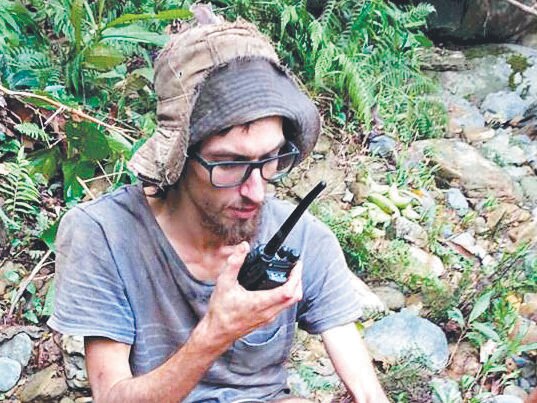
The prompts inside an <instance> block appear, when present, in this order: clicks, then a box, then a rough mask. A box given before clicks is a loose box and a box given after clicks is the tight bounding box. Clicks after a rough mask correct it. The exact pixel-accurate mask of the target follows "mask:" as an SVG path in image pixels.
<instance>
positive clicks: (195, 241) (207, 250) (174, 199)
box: [147, 188, 233, 280]
mask: <svg viewBox="0 0 537 403" xmlns="http://www.w3.org/2000/svg"><path fill="white" fill-rule="evenodd" d="M147 200H148V203H149V206H150V208H151V211H152V213H153V215H154V216H155V219H156V221H157V222H158V224H159V226H160V228H161V229H162V231H163V233H164V235H165V236H166V237H167V238H168V241H169V242H170V244H171V245H172V247H173V248H174V249H175V251H176V252H177V254H178V255H179V257H180V258H181V260H182V261H183V263H185V264H186V265H187V267H188V269H189V270H190V271H191V272H192V274H193V275H194V276H195V277H196V278H198V279H200V280H214V279H216V277H217V276H218V274H219V270H220V269H221V267H223V264H224V263H225V261H226V260H227V257H228V256H229V255H230V254H231V253H232V250H233V246H230V245H227V244H226V242H225V240H223V239H222V238H220V237H218V236H216V235H215V234H213V233H212V232H210V230H209V229H208V228H205V227H203V226H202V225H201V224H200V223H201V220H202V217H201V215H200V212H199V211H198V209H197V207H196V206H195V205H194V204H193V203H192V201H191V200H190V199H189V197H188V194H187V192H181V191H180V188H172V189H170V191H169V192H168V194H167V195H166V198H165V199H156V198H147Z"/></svg>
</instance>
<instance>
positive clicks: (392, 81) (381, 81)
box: [216, 0, 446, 142]
mask: <svg viewBox="0 0 537 403" xmlns="http://www.w3.org/2000/svg"><path fill="white" fill-rule="evenodd" d="M216 4H218V5H220V6H223V7H225V8H224V13H225V14H226V16H227V17H228V18H231V19H233V18H237V17H239V16H240V17H243V18H246V19H247V20H250V21H254V22H255V23H256V24H257V25H258V26H259V27H261V28H262V29H264V30H265V32H266V33H267V34H268V35H269V36H270V37H271V38H272V39H273V41H274V42H275V44H276V47H277V50H278V53H279V54H280V55H282V58H283V60H284V62H285V63H286V64H287V65H289V66H290V67H291V68H292V69H293V70H295V71H297V72H299V74H300V76H301V78H302V80H303V81H304V82H306V84H308V85H309V86H310V87H311V88H312V89H313V90H316V91H327V92H329V93H331V94H334V95H333V96H334V97H335V98H336V104H340V102H339V101H337V99H338V98H339V97H343V98H344V99H345V101H346V102H348V104H349V107H350V109H351V110H352V111H353V113H354V114H355V115H356V118H357V119H358V120H359V121H360V122H361V123H363V124H364V125H365V127H366V129H368V130H369V129H371V127H372V125H373V124H374V113H375V111H377V112H378V114H379V115H380V117H381V119H383V120H384V125H385V130H386V131H387V132H389V133H393V134H396V135H398V136H399V138H400V139H401V140H403V141H407V142H408V141H410V140H413V139H418V138H424V137H436V136H439V135H441V134H442V132H443V130H444V126H445V123H446V118H445V110H444V107H443V106H442V103H441V102H440V101H439V100H438V99H436V98H435V97H434V96H432V95H431V94H433V93H434V92H435V90H436V86H435V84H434V83H433V81H432V80H430V79H429V78H428V77H427V76H425V75H424V74H423V73H422V72H421V71H420V67H421V56H420V50H421V49H423V48H424V47H428V46H431V42H430V41H429V40H428V39H427V38H426V37H425V36H424V35H423V34H422V32H421V31H420V29H421V28H422V27H423V26H424V25H425V19H426V17H427V16H428V15H429V14H431V13H432V12H433V11H434V8H433V7H432V6H430V5H427V4H419V5H417V6H414V7H412V8H408V9H404V10H403V9H400V8H398V7H396V6H394V5H393V4H391V3H389V2H386V1H382V0H371V1H370V0H360V1H350V0H331V1H328V2H326V4H325V6H324V10H323V12H322V14H321V15H320V16H319V17H318V18H315V16H313V15H312V14H311V13H310V12H309V11H308V8H307V2H306V1H294V0H275V1H271V2H255V1H251V0H240V1H230V0H219V1H217V2H216ZM277 16H279V18H278V17H277ZM339 116H341V115H339ZM343 116H346V114H345V113H343ZM344 119H346V118H344Z"/></svg>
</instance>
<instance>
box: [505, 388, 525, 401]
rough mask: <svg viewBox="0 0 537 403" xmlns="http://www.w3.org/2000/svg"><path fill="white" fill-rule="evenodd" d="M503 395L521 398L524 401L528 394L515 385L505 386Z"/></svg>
mask: <svg viewBox="0 0 537 403" xmlns="http://www.w3.org/2000/svg"><path fill="white" fill-rule="evenodd" d="M503 394H504V395H509V396H516V397H519V398H521V399H522V400H526V398H527V397H528V392H526V391H525V390H524V389H522V388H521V387H520V386H516V385H507V386H506V387H505V389H504V390H503Z"/></svg>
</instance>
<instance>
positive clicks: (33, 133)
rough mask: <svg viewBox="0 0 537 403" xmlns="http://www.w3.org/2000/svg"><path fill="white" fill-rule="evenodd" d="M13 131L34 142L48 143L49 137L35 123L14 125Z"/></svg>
mask: <svg viewBox="0 0 537 403" xmlns="http://www.w3.org/2000/svg"><path fill="white" fill-rule="evenodd" d="M15 129H16V130H17V131H18V132H19V133H20V134H24V135H25V136H28V137H30V138H32V139H34V140H38V141H43V142H48V141H49V140H50V136H49V135H48V133H47V132H45V131H44V130H43V129H42V128H40V127H39V126H38V125H36V124H35V123H31V122H23V123H19V124H18V125H15Z"/></svg>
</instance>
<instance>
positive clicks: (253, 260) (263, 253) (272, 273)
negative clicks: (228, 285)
mask: <svg viewBox="0 0 537 403" xmlns="http://www.w3.org/2000/svg"><path fill="white" fill-rule="evenodd" d="M325 187H326V182H324V181H321V182H319V183H318V184H317V186H315V187H314V188H313V189H312V190H311V191H310V192H309V193H308V194H307V195H306V196H305V197H304V198H303V199H302V201H301V202H300V203H299V204H298V206H296V208H295V209H294V210H293V212H292V213H291V215H290V216H289V217H288V218H287V220H285V222H284V223H283V224H282V226H281V227H280V229H279V230H278V231H277V232H276V234H274V236H273V237H272V238H271V239H270V241H268V243H267V244H266V245H259V246H257V247H256V248H255V249H254V250H253V251H251V252H250V253H248V255H247V256H246V258H245V259H244V263H243V264H242V267H241V269H240V271H239V275H238V280H239V284H240V285H242V286H243V287H244V288H246V289H247V290H249V291H256V290H270V289H272V288H276V287H278V286H280V285H282V284H284V283H285V282H286V281H287V278H288V277H289V273H290V272H291V269H292V268H293V267H294V266H295V264H296V262H297V261H298V258H299V257H300V253H299V252H297V251H295V250H293V249H290V248H286V247H285V246H282V244H283V241H285V238H286V237H287V235H289V232H290V231H291V230H292V229H293V227H294V226H295V224H296V223H297V221H298V219H299V218H300V217H301V216H302V214H304V211H306V209H307V208H308V207H309V205H310V204H311V202H312V201H313V200H314V199H315V198H316V197H317V196H318V195H319V193H321V191H322V190H323V189H324V188H325Z"/></svg>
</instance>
